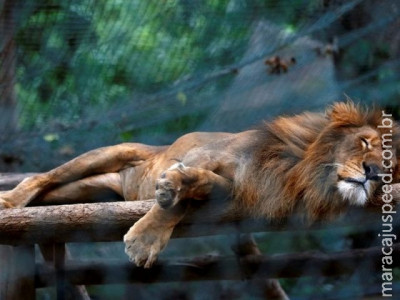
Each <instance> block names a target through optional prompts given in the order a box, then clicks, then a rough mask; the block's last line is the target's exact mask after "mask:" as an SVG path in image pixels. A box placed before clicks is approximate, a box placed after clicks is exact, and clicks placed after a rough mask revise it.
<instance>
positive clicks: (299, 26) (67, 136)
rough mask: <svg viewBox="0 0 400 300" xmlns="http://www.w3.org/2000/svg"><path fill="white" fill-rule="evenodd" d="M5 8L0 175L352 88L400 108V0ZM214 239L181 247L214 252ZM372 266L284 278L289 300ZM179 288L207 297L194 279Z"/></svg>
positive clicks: (88, 0) (330, 245)
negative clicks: (326, 275)
mask: <svg viewBox="0 0 400 300" xmlns="http://www.w3.org/2000/svg"><path fill="white" fill-rule="evenodd" d="M0 10H1V12H0V51H1V53H0V55H1V56H0V172H38V171H45V170H48V169H50V168H52V167H54V166H56V165H58V164H60V163H63V162H65V161H67V160H69V159H71V158H73V157H75V156H77V155H79V154H81V153H83V152H85V151H87V150H90V149H93V148H96V147H100V146H104V145H110V144H116V143H121V142H129V141H135V142H144V143H150V144H156V145H161V144H169V143H171V142H172V141H173V140H174V139H176V138H177V137H178V136H180V135H182V134H184V133H186V132H190V131H196V130H206V131H222V130H223V131H233V132H234V131H240V130H244V129H247V128H250V127H252V126H254V125H256V124H258V123H259V122H261V121H262V120H270V119H272V118H274V117H275V116H276V115H279V114H288V115H290V114H294V113H298V112H301V111H304V110H313V111H321V110H324V108H325V107H326V106H327V105H328V104H330V103H332V102H334V101H337V100H344V99H346V98H347V97H350V98H352V99H353V100H355V101H356V102H361V103H365V104H367V105H372V104H377V105H379V106H382V107H384V108H385V109H387V110H388V111H391V112H393V114H394V115H395V116H397V117H399V114H400V101H399V99H400V97H399V96H400V81H399V79H400V72H399V71H400V30H399V28H400V1H393V0H364V1H362V0H354V1H350V0H347V1H345V0H280V1H278V0H265V1H261V0H252V1H245V0H205V1H196V0H163V1H153V0H148V1H140V0H131V1H123V0H96V1H95V0H64V1H60V0H36V1H22V0H0ZM286 69H287V70H286ZM354 231H357V228H351V229H350V231H349V230H348V229H346V230H342V229H337V230H331V231H327V232H324V233H319V234H317V235H313V234H308V233H307V234H302V235H299V234H298V233H296V234H291V233H285V234H281V235H280V236H279V237H276V235H268V234H264V235H259V236H258V241H259V243H260V245H261V248H262V250H263V251H264V252H270V253H275V252H279V253H281V252H290V251H292V252H293V251H301V250H310V249H311V250H313V249H319V250H321V249H322V250H326V251H336V250H343V249H348V248H351V247H353V246H354V245H356V244H357V242H356V241H355V239H353V238H352V237H351V234H350V233H349V232H354ZM372 236H374V235H372ZM221 239H222V238H215V239H214V240H215V244H213V243H211V242H207V243H206V245H205V243H204V242H203V241H198V242H197V243H196V241H194V242H193V244H192V245H193V247H186V252H187V254H193V253H194V252H193V251H195V250H199V249H201V250H202V251H203V250H204V251H206V250H210V251H215V250H216V249H217V250H218V249H219V247H220V245H222V244H223V243H221ZM267 240H268V242H267ZM366 240H367V245H363V246H368V245H378V242H377V241H376V240H375V239H374V238H373V237H372V238H370V239H366ZM363 241H364V242H363V243H365V240H363ZM179 243H181V241H176V242H175V244H176V246H175V247H173V246H171V248H169V249H170V250H168V251H169V252H170V253H171V254H172V255H174V254H175V253H176V252H178V251H180V250H181V248H182V247H180V245H179ZM209 245H212V246H209ZM181 246H182V245H181ZM77 247H78V248H77V249H78V250H77V251H75V252H76V253H75V255H78V254H79V253H85V252H87V253H89V254H88V255H89V256H90V255H93V253H95V252H96V251H98V252H102V250H93V249H92V248H90V246H84V245H83V246H82V248H79V246H77ZM85 247H86V248H85ZM87 247H89V248H87ZM116 247H117V248H118V249H120V251H121V253H122V254H123V250H122V248H121V247H122V246H121V245H116ZM192 248H193V249H192ZM222 248H224V247H222ZM174 249H175V250H174ZM168 251H167V254H168ZM174 251H176V252H174ZM220 251H223V250H220ZM103 252H104V251H103ZM179 253H180V254H182V252H181V251H180V252H179ZM396 272H397V273H396V276H397V277H396V280H397V281H396V282H397V284H399V271H398V270H397V271H396ZM378 275H379V274H369V273H368V272H364V274H362V276H361V274H355V275H354V276H348V277H346V278H329V279H326V278H319V279H318V280H317V281H316V280H315V278H301V279H296V280H293V279H290V280H283V281H282V283H283V286H284V287H285V289H286V290H287V292H288V293H289V295H291V296H292V299H364V298H363V297H364V296H365V295H366V294H368V293H370V290H373V289H374V287H375V285H376V283H379V281H377V280H378V279H379V278H378V277H379V276H378ZM213 284H214V283H213ZM200 286H201V285H200ZM221 286H222V287H221V288H220V290H221V291H222V290H224V289H226V285H225V287H224V285H223V283H221ZM228 286H229V284H228ZM107 288H108V290H107ZM107 288H106V290H104V288H99V289H100V290H101V291H99V289H98V290H94V291H93V293H94V294H96V293H97V296H96V297H97V298H96V299H108V298H107V295H108V294H110V292H109V291H110V290H109V289H110V287H107ZM172 288H177V287H159V290H160V289H161V290H163V289H167V290H170V289H172ZM179 288H180V289H182V286H179ZM143 289H144V290H143V291H144V293H145V294H146V293H148V295H150V296H152V297H158V296H160V295H161V294H162V295H163V297H164V296H165V297H167V296H168V293H166V292H163V293H161V294H157V293H158V292H157V291H156V290H154V289H152V288H143ZM186 289H187V290H189V291H190V293H189V295H190V297H191V298H195V299H202V298H201V296H199V295H200V294H201V288H200V289H199V286H198V284H188V287H187V288H186ZM116 290H118V289H116ZM96 291H97V292H96ZM333 291H334V292H333ZM242 292H243V289H242ZM115 293H116V291H115V289H114V290H113V292H112V293H111V294H112V295H113V297H114V298H115V295H116V294H115ZM157 295H158V296H157ZM171 295H172V294H171ZM184 295H186V294H184ZM227 295H231V296H229V297H230V299H232V297H233V296H232V295H239V296H238V299H242V298H243V297H244V298H243V299H248V298H246V297H255V296H254V295H253V296H248V295H247V294H246V291H244V292H243V293H239V292H238V293H234V294H229V293H228V292H227ZM243 295H244V296H243ZM43 297H44V298H46V297H47V296H46V295H44V296H43ZM160 297H161V296H160ZM174 297H175V296H174ZM203 297H204V296H203ZM229 297H228V298H229ZM240 297H242V298H240ZM204 299H206V298H204Z"/></svg>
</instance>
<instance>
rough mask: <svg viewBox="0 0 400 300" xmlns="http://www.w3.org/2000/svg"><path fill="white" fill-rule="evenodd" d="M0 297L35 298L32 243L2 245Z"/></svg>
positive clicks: (9, 298) (9, 299) (12, 299)
mask: <svg viewBox="0 0 400 300" xmlns="http://www.w3.org/2000/svg"><path fill="white" fill-rule="evenodd" d="M1 255H2V259H5V258H7V259H8V263H7V264H2V265H1V266H0V268H1V271H0V274H1V275H0V276H1V277H0V280H1V290H0V299H7V300H22V299H23V300H31V299H35V249H34V246H33V245H28V246H17V247H2V253H1Z"/></svg>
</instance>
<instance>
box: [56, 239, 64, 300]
mask: <svg viewBox="0 0 400 300" xmlns="http://www.w3.org/2000/svg"><path fill="white" fill-rule="evenodd" d="M53 251H54V269H55V270H56V290H57V300H65V292H66V282H65V244H63V243H59V244H54V246H53Z"/></svg>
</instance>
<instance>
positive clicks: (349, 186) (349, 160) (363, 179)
mask: <svg viewBox="0 0 400 300" xmlns="http://www.w3.org/2000/svg"><path fill="white" fill-rule="evenodd" d="M335 152H336V155H335V166H336V172H337V188H338V191H339V193H340V194H341V196H342V197H343V198H344V199H345V200H347V201H349V202H350V203H351V204H354V205H364V204H365V203H366V202H367V200H368V199H369V198H370V197H371V196H372V195H373V194H374V192H375V190H376V188H377V187H378V186H379V183H380V181H381V177H380V176H379V174H382V173H383V172H384V171H385V170H384V168H383V167H382V160H383V158H382V142H381V137H380V134H379V132H377V131H376V130H374V129H373V128H371V127H369V126H364V127H361V128H356V129H353V130H352V131H351V132H350V133H349V134H347V135H345V137H344V138H343V140H342V141H341V143H340V144H339V145H338V148H337V149H336V151H335Z"/></svg>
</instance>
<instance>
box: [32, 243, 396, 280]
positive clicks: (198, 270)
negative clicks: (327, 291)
mask: <svg viewBox="0 0 400 300" xmlns="http://www.w3.org/2000/svg"><path fill="white" fill-rule="evenodd" d="M393 249H394V251H393V256H399V255H400V244H395V245H394V247H393ZM381 258H382V249H381V247H372V248H368V249H357V250H349V251H343V252H338V253H331V254H325V253H315V252H312V253H293V254H279V255H273V256H266V255H248V256H245V257H242V258H241V259H240V264H238V259H237V258H236V257H221V256H203V257H197V258H192V259H176V260H159V261H158V262H157V263H156V265H155V266H153V267H152V268H151V269H143V268H139V267H136V266H135V265H133V264H132V263H129V262H127V261H125V260H124V261H121V260H117V261H112V260H107V261H106V262H105V261H100V262H77V261H67V262H66V267H65V276H66V280H67V281H68V282H70V283H71V284H76V285H81V284H84V285H92V284H117V283H118V284H121V283H138V282H141V283H154V282H177V281H202V280H243V279H244V277H246V278H297V277H303V276H340V275H344V274H351V273H353V272H355V271H357V270H358V269H359V267H360V265H365V264H366V263H368V266H369V271H370V272H375V271H376V272H378V271H380V270H381V268H382V263H381ZM399 266H400V261H399V260H394V263H393V265H392V267H399ZM54 272H55V270H54V269H53V268H51V267H49V266H48V265H47V266H46V265H38V266H37V277H36V283H37V287H46V286H48V285H49V284H51V282H50V283H49V282H48V281H49V279H50V278H52V277H53V276H54Z"/></svg>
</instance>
